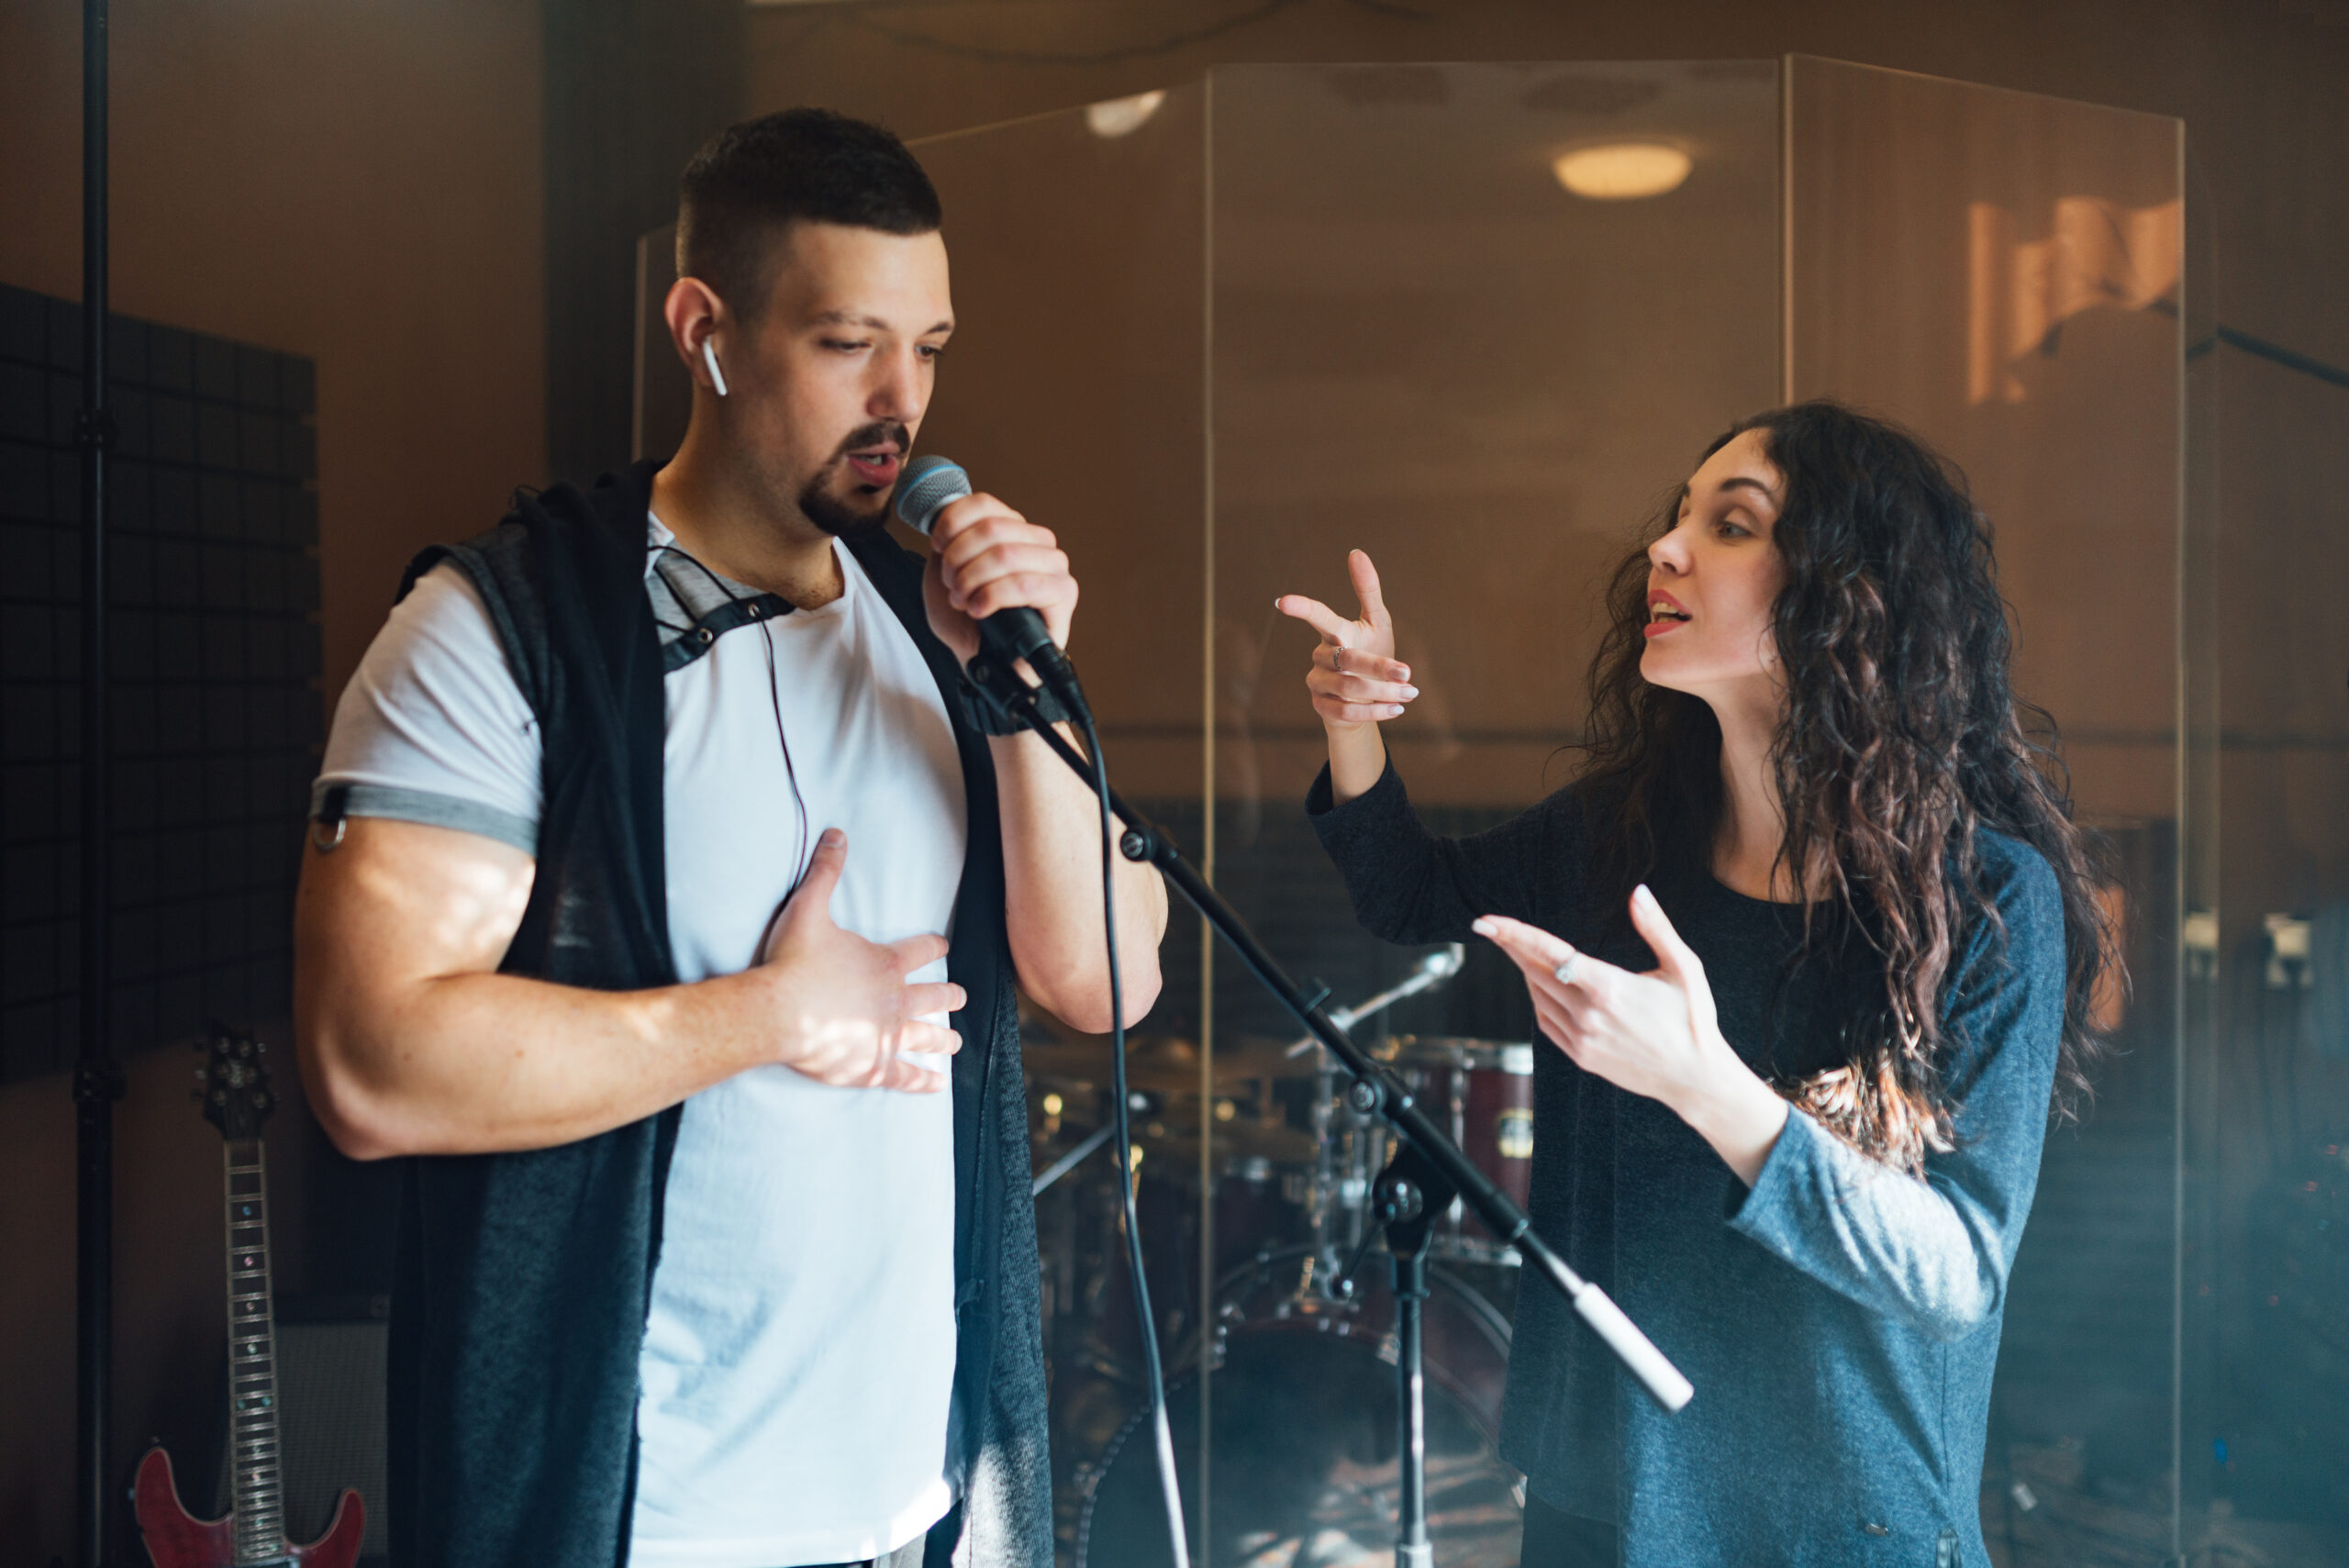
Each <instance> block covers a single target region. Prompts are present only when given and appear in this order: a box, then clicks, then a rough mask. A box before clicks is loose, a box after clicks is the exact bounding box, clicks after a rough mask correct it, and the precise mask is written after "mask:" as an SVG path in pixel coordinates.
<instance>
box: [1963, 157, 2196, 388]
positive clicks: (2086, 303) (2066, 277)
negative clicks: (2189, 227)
mask: <svg viewBox="0 0 2349 1568" xmlns="http://www.w3.org/2000/svg"><path fill="white" fill-rule="evenodd" d="M2183 213H2184V209H2183V207H2182V206H2181V205H2180V204H2179V203H2177V202H2174V201H2170V202H2163V203H2161V204H2160V205H2159V206H2147V207H2123V206H2117V205H2116V204H2114V203H2112V202H2109V201H2105V200H2103V199H2102V198H2100V197H2096V196H2059V197H2057V198H2056V201H2055V206H2054V211H2053V212H2051V213H2050V214H2049V215H2048V217H2047V220H2046V237H2045V238H2044V239H2018V238H2016V233H2015V231H2016V228H2018V225H2017V223H2016V220H2015V215H2014V214H2013V213H2011V212H2009V211H2008V210H2007V209H2006V208H2005V207H2003V206H1998V205H1997V204H1996V203H1993V202H1976V203H1974V204H1973V206H1972V207H1971V208H1970V209H1969V211H1968V213H1967V215H1966V216H1967V220H1968V222H1967V228H1968V234H1967V239H1968V242H1969V246H1970V250H1971V254H1970V256H1969V258H1968V261H1969V267H1968V272H1969V279H1968V281H1969V284H1970V289H1969V293H1970V299H1969V301H1968V304H1969V309H1968V312H1967V323H1966V325H1967V335H1966V339H1967V340H1966V349H1967V352H1966V387H1965V395H1966V401H1967V402H1969V403H1988V402H1991V401H1993V400H1994V399H1995V400H1997V401H1999V402H2005V403H2020V402H2021V401H2022V397H2023V383H2022V378H2021V376H2019V375H2017V374H2016V373H2015V370H2014V366H2015V364H2016V362H2017V361H2021V360H2023V359H2025V358H2027V357H2028V356H2030V355H2032V354H2053V353H2054V351H2055V345H2056V341H2057V339H2056V328H2060V327H2061V326H2063V325H2064V323H2065V322H2066V321H2068V320H2070V319H2071V318H2072V317H2075V316H2077V315H2078V314H2079V313H2080V312H2082V311H2083V310H2087V309H2091V308H2093V307H2094V306H2099V305H2104V306H2113V307H2115V308H2117V309H2121V310H2143V309H2145V308H2146V307H2147V306H2152V305H2154V304H2156V303H2157V302H2161V301H2165V300H2167V301H2170V302H2171V303H2172V304H2173V305H2174V304H2175V302H2176V289H2177V272H2178V265H2179V261H2180V260H2181V252H2182V250H2183V248H2184V245H2185V239H2186V237H2185V224H2184V217H2183Z"/></svg>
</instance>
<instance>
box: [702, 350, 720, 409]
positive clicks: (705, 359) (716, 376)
mask: <svg viewBox="0 0 2349 1568" xmlns="http://www.w3.org/2000/svg"><path fill="white" fill-rule="evenodd" d="M701 362H702V363H704V364H706V365H707V366H708V367H709V383H710V384H711V385H712V386H715V387H716V388H718V396H720V397H723V396H725V395H726V373H725V372H724V371H722V370H719V369H718V350H717V349H716V348H714V347H712V346H711V340H710V339H707V338H704V339H702V340H701Z"/></svg>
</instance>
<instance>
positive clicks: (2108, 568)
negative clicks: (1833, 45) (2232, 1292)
mask: <svg viewBox="0 0 2349 1568" xmlns="http://www.w3.org/2000/svg"><path fill="white" fill-rule="evenodd" d="M2180 134H2181V128H2180V126H2179V123H2178V122H2177V121H2176V120H2174V119H2170V118H2166V117H2159V116H2153V115H2141V114H2132V113H2128V112H2125V111H2121V110H2116V109H2108V108H2100V107H2098V106H2092V105H2087V104H2077V103H2068V102H2064V101H2061V100H2057V99H2052V98H2043V97H2037V96H2033V95H2027V94H2020V93H2009V92H2003V91H1998V90H1994V89H1990V88H1984V87H1976V86H1970V85H1966V84H1965V83H1954V82H1944V81H1936V80H1932V79H1930V78H1926V77H1919V76H1910V75H1906V74H1903V73H1900V72H1888V71H1876V70H1869V69H1866V68H1864V67H1858V66H1852V65H1843V64H1839V63H1836V62H1833V61H1819V60H1809V59H1802V58H1798V59H1795V60H1793V61H1790V62H1789V65H1788V146H1789V157H1788V172H1789V185H1788V192H1787V215H1788V224H1787V256H1788V272H1787V276H1788V282H1789V290H1788V324H1789V335H1788V345H1787V347H1788V357H1787V358H1788V362H1787V385H1788V388H1789V392H1790V395H1791V396H1793V397H1811V396H1832V397H1837V398H1841V399H1843V400H1845V401H1847V402H1851V403H1854V404H1857V405H1860V406H1865V407H1867V408H1870V409H1873V410H1876V411H1877V412H1880V413H1883V414H1886V415H1888V416H1890V417H1894V418H1896V419H1898V420H1900V421H1901V422H1902V423H1904V424H1907V425H1909V427H1910V428H1914V429H1916V430H1917V431H1919V432H1920V434H1922V435H1923V436H1924V437H1925V438H1926V439H1928V440H1929V441H1931V442H1932V444H1933V445H1934V446H1936V447H1938V448H1939V449H1940V450H1942V451H1943V452H1945V453H1946V454H1948V455H1949V456H1950V457H1951V458H1953V459H1954V460H1955V461H1956V462H1958V464H1959V465H1960V466H1961V467H1962V468H1964V470H1965V473H1966V475H1967V477H1968V478H1969V479H1970V481H1971V482H1972V485H1973V492H1974V495H1975V498H1976V501H1977V503H1978V504H1979V505H1980V506H1981V507H1982V509H1983V511H1984V512H1985V513H1986V514H1987V516H1988V517H1989V519H1990V521H1991V523H1992V525H1993V526H1994V528H1996V530H1997V550H1998V567H1999V573H2000V578H1999V580H2000V584H2001V586H2002V588H2003V590H2004V592H2005V594H2006V595H2007V598H2008V599H2009V603H2010V606H2011V609H2012V621H2013V625H2014V628H2015V632H2016V638H2017V642H2016V660H2015V683H2016V688H2017V692H2018V695H2021V696H2022V697H2024V698H2027V699H2029V700H2030V701H2032V702H2035V703H2038V704H2040V705H2042V706H2043V707H2045V708H2046V710H2047V711H2048V713H2049V714H2050V715H2051V716H2052V717H2054V721H2055V723H2056V725H2057V726H2058V728H2060V732H2061V735H2062V740H2063V753H2064V757H2065V761H2066V762H2068V763H2069V765H2070V769H2071V782H2072V788H2073V794H2074V802H2075V806H2076V809H2077V812H2078V814H2079V816H2080V817H2081V818H2082V819H2083V820H2084V821H2087V822H2088V823H2090V824H2092V825H2093V826H2094V827H2095V828H2096V829H2097V834H2098V838H2099V841H2100V845H2101V849H2102V851H2103V852H2104V854H2105V857H2106V862H2107V863H2106V867H2105V870H2106V873H2107V874H2108V875H2109V876H2110V885H2111V891H2112V904H2111V907H2112V909H2113V910H2114V912H2115V913H2116V914H2118V916H2119V917H2120V930H2121V950H2122V956H2123V957H2124V959H2125V962H2126V967H2127V970H2128V974H2129V980H2130V984H2129V986H2128V987H2127V988H2125V989H2123V988H2120V987H2115V988H2114V989H2113V991H2112V993H2111V995H2110V996H2109V997H2107V998H2106V1000H2105V1003H2104V1006H2106V1008H2108V1009H2109V1021H2110V1023H2111V1024H2112V1025H2113V1026H2114V1032H2113V1037H2112V1038H2113V1044H2114V1047H2115V1049H2114V1051H2113V1053H2112V1054H2111V1055H2110V1057H2109V1058H2108V1059H2107V1060H2106V1061H2105V1062H2103V1063H2102V1064H2101V1066H2100V1067H2099V1068H2098V1069H2097V1071H2096V1073H2095V1080H2096V1096H2095V1101H2094V1103H2093V1105H2092V1106H2085V1107H2083V1118H2082V1119H2081V1120H2080V1121H2079V1122H2078V1123H2077V1124H2076V1125H2072V1126H2066V1127H2059V1128H2057V1129H2054V1130H2052V1131H2051V1133H2050V1135H2049V1137H2048V1140H2047V1146H2046V1152H2045V1156H2044V1159H2043V1163H2042V1167H2041V1174H2040V1182H2039V1187H2038V1192H2037V1195H2036V1197H2035V1198H2034V1200H2033V1202H2032V1213H2031V1221H2030V1227H2029V1229H2028V1230H2027V1231H2026V1232H2025V1234H2024V1238H2023V1242H2022V1249H2021V1254H2020V1256H2019V1257H2018V1259H2017V1261H2016V1263H2015V1268H2014V1273H2013V1276H2012V1281H2011V1284H2010V1291H2009V1298H2008V1306H2007V1311H2006V1324H2005V1339H2004V1342H2003V1346H2002V1349H2001V1351H2000V1358H1999V1365H1998V1382H1997V1385H1996V1390H1995V1393H1994V1396H1993V1406H1992V1419H1991V1437H1990V1449H1989V1453H1988V1456H1987V1465H1986V1477H1987V1479H1986V1483H1985V1488H1984V1496H1985V1505H1984V1507H1985V1516H1984V1523H1985V1528H1986V1531H1987V1534H1988V1536H1989V1538H1990V1540H1992V1541H1993V1542H1994V1543H1996V1545H1997V1546H1998V1548H1999V1549H2000V1550H2001V1551H2003V1552H2004V1553H2005V1554H2006V1556H2007V1558H2008V1560H2009V1562H2013V1561H2018V1560H2020V1561H2031V1562H2087V1561H2107V1560H2110V1561H2114V1562H2119V1561H2124V1560H2126V1561H2132V1562H2135V1561H2143V1562H2154V1561H2157V1560H2159V1559H2161V1558H2163V1557H2165V1556H2166V1555H2167V1554H2168V1553H2169V1552H2171V1551H2176V1550H2177V1548H2176V1546H2174V1545H2172V1544H2170V1542H2171V1540H2172V1535H2173V1531H2174V1529H2175V1521H2174V1519H2173V1518H2172V1512H2171V1496H2172V1487H2171V1478H2172V1476H2173V1475H2174V1474H2175V1473H2176V1463H2177V1456H2176V1447H2175V1433H2176V1420H2175V1409H2174V1402H2175V1399H2176V1395H2177V1385H2176V1378H2175V1376H2174V1373H2173V1357H2174V1355H2175V1353H2176V1282H2175V1278H2174V1270H2175V1266H2176V1249H2175V1239H2176V1226H2177V1224H2178V1219H2179V1212H2178V1208H2177V1177H2178V1167H2177V1135H2178V1121H2177V1116H2178V1105H2179V1101H2178V1083H2179V1068H2180V1057H2179V1034H2178V1029H2179V1006H2178V1004H2179V995H2180V994H2179V985H2180V975H2179V971H2178V965H2177V951H2178V940H2179V929H2180V920H2179V903H2178V893H2179V878H2180V875H2181V852H2182V850H2181V821H2182V817H2181V806H2180V798H2181V797H2180V790H2181V757H2182V753H2181V749H2180V733H2179V724H2180V714H2181V703H2182V696H2183V693H2182V689H2181V684H2180V662H2179V653H2180V649H2179V644H2178V636H2177V628H2178V583H2179V576H2178V573H2179V564H2180V549H2181V543H2182V526H2183V519H2184V506H2185V500H2186V496H2185V492H2184V487H2183V463H2184V457H2185V451H2184V445H2183V443H2184V439H2185V424H2184V417H2183V414H2184V394H2185V386H2184V358H2183V352H2182V339H2181V329H2180V317H2179V311H2180V306H2181V303H2182V298H2183V293H2182V288H2181V270H2182V263H2183V259H2184V255H2183V252H2184V230H2183V223H2182V202H2181V197H2182V194H2183V193H2182V189H2181V181H2180ZM2116 1539H2118V1540H2120V1541H2121V1542H2124V1543H2128V1550H2129V1551H2134V1552H2136V1553H2137V1555H2130V1556H2125V1557H2122V1556H2108V1555H2103V1554H2106V1553H2109V1552H2110V1551H2111V1550H2113V1548H2114V1544H2115V1540H2116ZM2140 1549H2142V1550H2140Z"/></svg>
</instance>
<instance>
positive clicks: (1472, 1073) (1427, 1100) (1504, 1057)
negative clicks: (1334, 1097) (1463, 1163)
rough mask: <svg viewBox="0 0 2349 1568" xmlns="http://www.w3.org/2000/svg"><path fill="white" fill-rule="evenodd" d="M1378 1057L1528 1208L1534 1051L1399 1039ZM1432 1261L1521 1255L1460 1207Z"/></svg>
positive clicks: (1436, 1240) (1440, 1230)
mask: <svg viewBox="0 0 2349 1568" xmlns="http://www.w3.org/2000/svg"><path fill="white" fill-rule="evenodd" d="M1379 1054H1380V1055H1381V1056H1382V1057H1384V1058H1386V1060H1388V1061H1391V1062H1394V1063H1395V1066H1396V1068H1397V1071H1398V1072H1400V1073H1401V1074H1402V1076H1403V1078H1404V1081H1405V1082H1406V1083H1408V1084H1410V1086H1411V1092H1412V1093H1413V1094H1414V1095H1418V1096H1419V1100H1420V1102H1421V1103H1422V1104H1423V1105H1425V1106H1427V1107H1428V1113H1429V1114H1430V1115H1431V1116H1432V1117H1434V1118H1436V1119H1437V1120H1438V1121H1439V1122H1441V1123H1442V1124H1444V1126H1445V1129H1446V1130H1447V1131H1449V1132H1450V1133H1451V1135H1452V1140H1453V1142H1454V1143H1456V1144H1458V1145H1459V1146H1460V1150H1461V1152H1463V1153H1464V1154H1466V1155H1467V1156H1468V1161H1469V1163H1471V1164H1473V1165H1475V1167H1476V1169H1478V1170H1479V1171H1482V1172H1483V1173H1485V1174H1486V1176H1488V1177H1490V1178H1491V1179H1492V1182H1493V1184H1494V1185H1495V1186H1497V1187H1499V1188H1500V1189H1501V1191H1503V1192H1505V1193H1507V1194H1508V1195H1509V1196H1510V1197H1512V1198H1514V1199H1516V1200H1517V1206H1518V1207H1520V1208H1523V1207H1525V1204H1526V1200H1527V1198H1528V1197H1530V1196H1531V1194H1532V1191H1533V1047H1531V1045H1525V1044H1520V1043H1514V1042H1508V1043H1505V1042H1501V1041H1496V1040H1459V1039H1453V1038H1449V1037H1431V1036H1422V1035H1397V1036H1396V1037H1395V1038H1394V1039H1393V1040H1389V1041H1387V1042H1386V1048H1385V1049H1383V1050H1382V1051H1380V1052H1379ZM1429 1255H1430V1256H1431V1257H1434V1258H1439V1259H1444V1260H1447V1261H1450V1262H1475V1263H1499V1264H1508V1263H1514V1262H1517V1254H1516V1252H1514V1251H1511V1250H1510V1249H1509V1248H1508V1247H1505V1246H1503V1245H1502V1244H1501V1243H1500V1240H1498V1239H1497V1237H1495V1236H1494V1235H1493V1233H1492V1232H1491V1231H1489V1230H1487V1229H1486V1228H1485V1226H1484V1224H1483V1223H1482V1222H1481V1221H1480V1220H1478V1219H1477V1218H1475V1216H1474V1215H1472V1214H1469V1213H1468V1212H1467V1209H1466V1206H1465V1205H1464V1204H1462V1203H1459V1202H1457V1201H1455V1202H1454V1203H1453V1206H1452V1209H1451V1212H1449V1213H1448V1214H1446V1215H1445V1216H1444V1218H1443V1219H1442V1223H1440V1224H1439V1225H1438V1226H1437V1227H1436V1230H1435V1235H1434V1237H1433V1238H1432V1239H1431V1241H1430V1243H1429Z"/></svg>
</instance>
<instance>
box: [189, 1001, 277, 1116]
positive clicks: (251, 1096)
mask: <svg viewBox="0 0 2349 1568" xmlns="http://www.w3.org/2000/svg"><path fill="white" fill-rule="evenodd" d="M195 1049H196V1050H197V1051H202V1052H203V1053H204V1065H203V1066H201V1067H199V1068H197V1069H196V1070H195V1076H196V1081H197V1087H196V1091H195V1097H196V1098H197V1099H198V1100H200V1101H202V1102H203V1104H204V1119H205V1120H206V1121H208V1122H210V1123H211V1124H212V1125H213V1126H215V1127H217V1128H218V1129H220V1135H221V1136H222V1137H223V1138H228V1139H246V1138H259V1137H260V1136H261V1124H262V1122H264V1121H267V1120H268V1119H269V1113H270V1112H271V1111H273V1110H275V1109H276V1108H277V1096H276V1095H274V1094H273V1093H272V1092H271V1090H270V1087H269V1069H268V1068H266V1067H264V1066H262V1056H263V1055H264V1054H265V1053H266V1052H267V1051H268V1050H269V1047H267V1046H266V1045H263V1044H262V1042H261V1041H259V1040H255V1039H254V1038H253V1037H252V1036H251V1035H250V1034H247V1033H246V1032H245V1031H243V1030H242V1029H228V1028H227V1027H225V1026H223V1025H219V1024H215V1025H213V1026H212V1030H211V1033H210V1034H209V1035H208V1036H206V1038H205V1039H203V1040H197V1041H196V1042H195Z"/></svg>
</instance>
